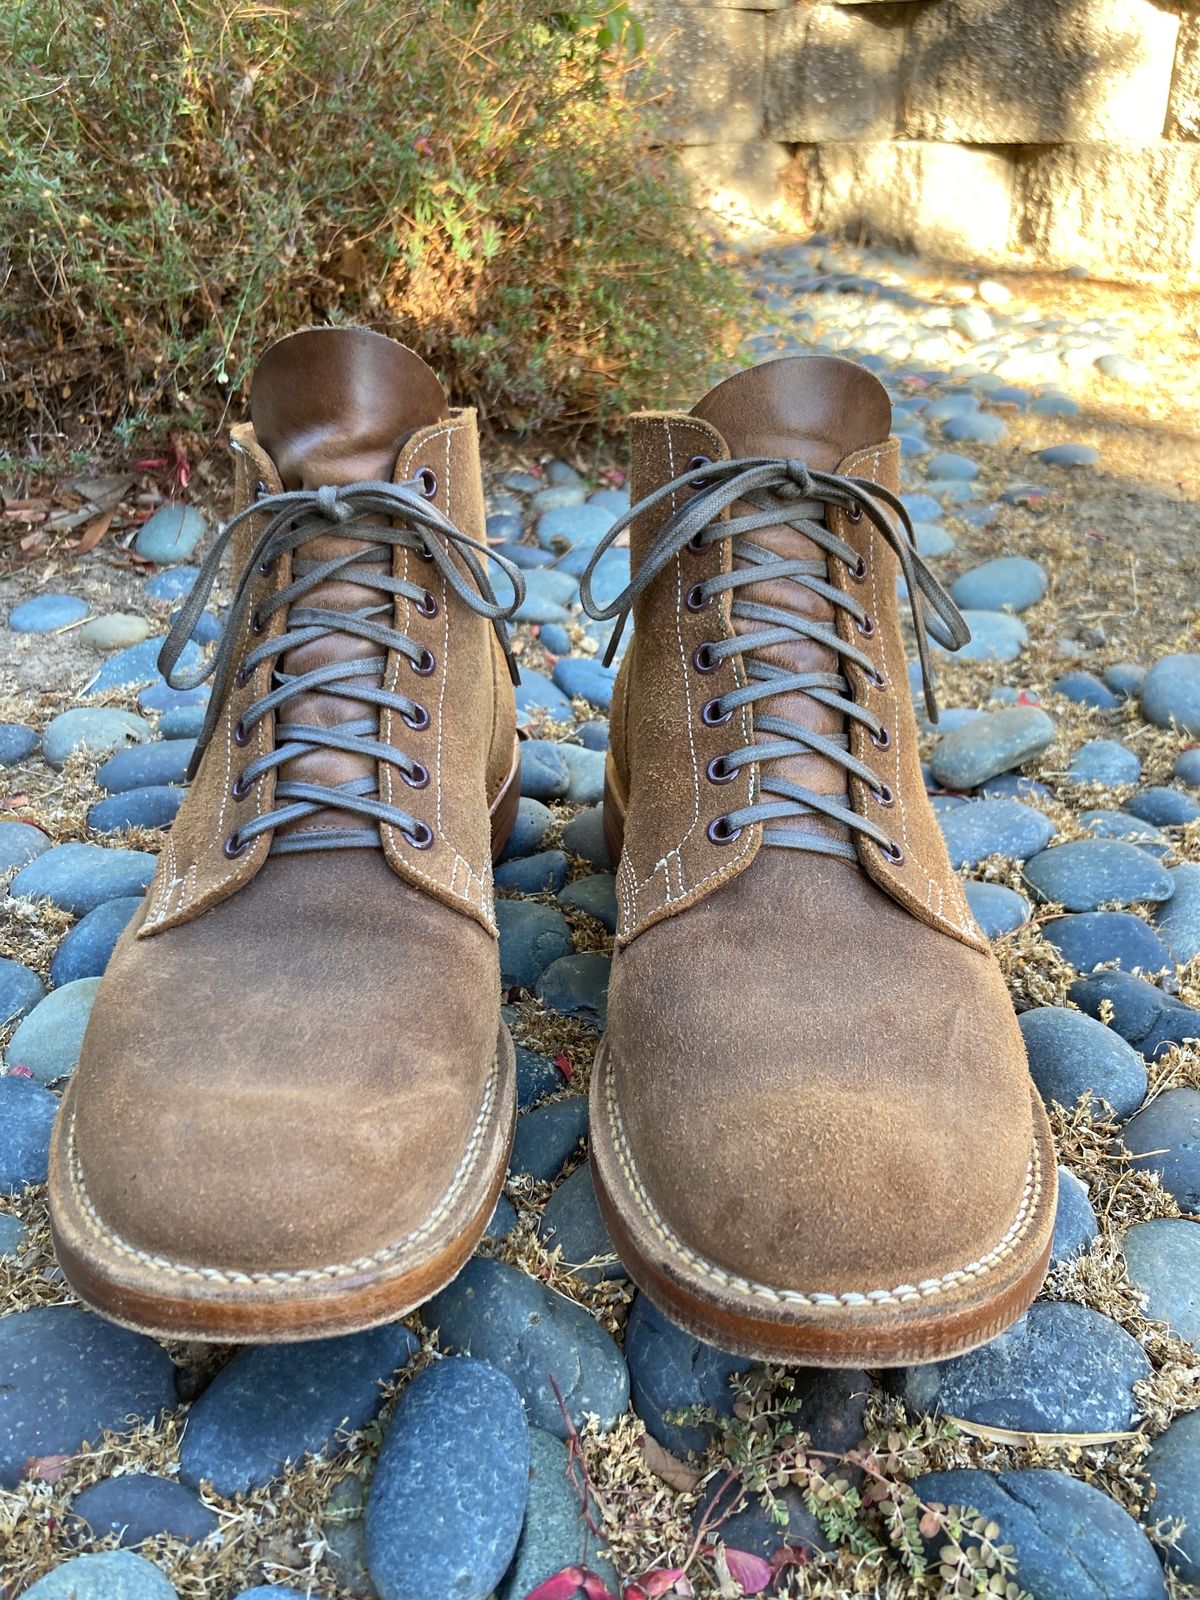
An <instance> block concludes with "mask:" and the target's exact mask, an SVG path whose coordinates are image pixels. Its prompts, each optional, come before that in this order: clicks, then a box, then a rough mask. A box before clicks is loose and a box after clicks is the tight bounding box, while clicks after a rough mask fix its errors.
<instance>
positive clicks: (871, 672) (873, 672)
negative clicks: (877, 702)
mask: <svg viewBox="0 0 1200 1600" xmlns="http://www.w3.org/2000/svg"><path fill="white" fill-rule="evenodd" d="M863 672H864V675H865V677H866V680H867V682H868V683H869V684H870V685H871V687H872V689H882V688H883V687H884V685H885V684H886V683H887V679H886V678H885V677H884V675H883V673H882V672H880V671H879V669H878V668H877V667H864V669H863Z"/></svg>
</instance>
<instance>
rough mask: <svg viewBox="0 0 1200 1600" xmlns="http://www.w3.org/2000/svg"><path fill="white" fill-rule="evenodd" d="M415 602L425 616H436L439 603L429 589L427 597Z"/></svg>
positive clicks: (426, 593)
mask: <svg viewBox="0 0 1200 1600" xmlns="http://www.w3.org/2000/svg"><path fill="white" fill-rule="evenodd" d="M413 604H414V606H415V607H416V609H417V610H418V611H419V612H420V613H421V615H422V616H423V617H436V616H437V614H438V603H437V601H436V600H435V599H434V598H433V596H432V595H431V594H430V592H429V590H428V589H426V591H425V598H424V599H423V600H416V601H414V602H413Z"/></svg>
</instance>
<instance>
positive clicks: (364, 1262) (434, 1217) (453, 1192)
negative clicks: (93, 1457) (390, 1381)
mask: <svg viewBox="0 0 1200 1600" xmlns="http://www.w3.org/2000/svg"><path fill="white" fill-rule="evenodd" d="M499 1080H500V1061H499V1055H498V1054H497V1055H495V1056H493V1057H492V1065H491V1068H490V1070H489V1072H488V1076H487V1083H486V1085H485V1087H484V1096H483V1104H482V1106H481V1107H480V1109H479V1115H478V1116H477V1117H476V1119H475V1125H474V1127H473V1128H472V1129H471V1136H470V1138H469V1139H468V1141H467V1149H466V1153H465V1155H464V1156H463V1158H462V1161H461V1162H460V1163H459V1165H458V1169H457V1171H456V1172H455V1174H454V1176H453V1177H452V1178H451V1180H450V1186H449V1188H448V1189H447V1190H446V1192H445V1194H444V1195H443V1196H442V1198H441V1199H440V1200H439V1201H438V1203H437V1205H436V1206H435V1207H434V1209H433V1211H432V1213H431V1214H430V1216H429V1217H428V1218H427V1220H426V1221H425V1222H423V1223H422V1224H421V1226H420V1227H419V1228H417V1229H415V1230H414V1231H413V1232H412V1233H409V1234H406V1235H405V1236H404V1238H403V1239H397V1240H396V1242H395V1243H394V1244H389V1245H385V1246H384V1248H383V1249H382V1250H377V1251H376V1252H375V1254H374V1255H370V1256H360V1257H359V1258H358V1260H357V1261H340V1262H337V1263H336V1264H335V1265H333V1266H328V1267H312V1268H309V1269H306V1270H303V1271H298V1272H224V1271H222V1270H220V1269H219V1268H217V1267H194V1266H189V1265H188V1264H187V1263H186V1262H183V1261H171V1260H169V1259H168V1258H167V1257H165V1256H154V1255H150V1254H149V1253H148V1252H147V1251H145V1250H139V1249H138V1248H137V1247H136V1246H135V1245H132V1244H130V1243H129V1242H128V1240H126V1239H122V1238H121V1236H120V1235H119V1234H115V1233H110V1232H109V1231H108V1229H107V1228H105V1226H104V1223H103V1221H102V1220H101V1218H100V1214H99V1212H98V1211H97V1210H96V1207H95V1204H94V1203H93V1201H92V1197H91V1196H90V1195H89V1194H88V1191H87V1187H86V1185H85V1183H84V1180H83V1171H82V1168H81V1166H80V1162H79V1154H78V1152H77V1150H76V1148H75V1119H74V1116H72V1118H71V1122H70V1126H69V1129H68V1133H67V1152H68V1161H69V1170H70V1174H71V1187H72V1190H73V1192H74V1196H75V1199H76V1201H77V1202H78V1205H79V1208H80V1210H81V1211H82V1212H83V1214H84V1217H85V1218H86V1220H87V1223H88V1226H89V1227H90V1229H91V1231H92V1232H93V1233H94V1234H95V1235H96V1236H97V1238H99V1239H100V1240H101V1241H102V1242H103V1243H104V1244H106V1245H107V1246H108V1247H109V1248H110V1249H112V1250H115V1251H117V1253H118V1254H120V1255H123V1256H129V1257H131V1258H132V1259H133V1260H135V1261H138V1262H140V1263H141V1264H142V1266H143V1267H145V1268H147V1269H148V1270H149V1271H151V1272H161V1273H163V1274H164V1275H168V1276H171V1277H175V1278H199V1279H201V1280H203V1281H204V1282H207V1283H238V1284H261V1285H265V1286H268V1287H273V1286H278V1287H286V1286H287V1285H288V1284H294V1283H312V1282H314V1281H319V1280H321V1279H327V1278H346V1277H352V1276H353V1275H354V1274H355V1273H358V1272H365V1271H368V1270H369V1269H370V1268H371V1267H378V1266H386V1265H387V1264H388V1263H390V1262H391V1261H393V1260H394V1259H395V1258H396V1257H397V1256H401V1255H403V1254H405V1252H407V1251H409V1250H411V1249H412V1248H413V1246H414V1245H417V1244H420V1242H421V1241H422V1240H423V1239H424V1238H426V1237H427V1236H428V1235H429V1234H430V1233H432V1232H433V1231H434V1230H435V1229H436V1228H438V1227H439V1226H440V1225H441V1222H442V1219H443V1217H444V1216H445V1215H446V1212H447V1211H449V1210H450V1208H451V1207H452V1206H453V1205H454V1203H455V1201H456V1200H457V1199H458V1197H459V1195H460V1194H461V1193H462V1190H463V1189H464V1188H465V1186H466V1184H467V1182H468V1180H469V1178H470V1176H471V1173H472V1171H473V1170H474V1168H475V1166H476V1164H477V1163H478V1160H479V1156H480V1153H481V1151H482V1149H483V1143H484V1136H485V1134H486V1132H487V1127H488V1124H489V1122H490V1121H491V1116H492V1108H493V1106H494V1105H495V1102H496V1090H497V1087H498V1085H499Z"/></svg>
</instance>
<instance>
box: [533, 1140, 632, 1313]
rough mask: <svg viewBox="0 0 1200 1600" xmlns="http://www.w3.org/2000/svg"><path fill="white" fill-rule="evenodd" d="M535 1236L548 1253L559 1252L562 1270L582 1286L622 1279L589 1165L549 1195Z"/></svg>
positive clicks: (581, 1168)
mask: <svg viewBox="0 0 1200 1600" xmlns="http://www.w3.org/2000/svg"><path fill="white" fill-rule="evenodd" d="M537 1231H538V1237H539V1238H540V1239H541V1241H542V1243H543V1244H544V1245H545V1247H546V1249H547V1250H561V1251H562V1256H561V1262H562V1266H563V1269H564V1270H565V1271H567V1272H570V1273H571V1274H572V1275H573V1276H574V1277H576V1278H581V1279H582V1280H583V1282H584V1283H600V1282H602V1281H603V1280H604V1279H606V1278H623V1277H625V1268H624V1266H623V1265H622V1264H621V1259H620V1257H619V1256H618V1255H617V1253H616V1251H615V1250H614V1249H613V1244H612V1240H611V1239H610V1238H609V1236H608V1229H607V1228H606V1227H605V1226H604V1218H603V1217H602V1216H601V1215H600V1206H599V1204H598V1203H597V1200H596V1186H595V1183H594V1181H593V1179H592V1168H591V1163H590V1162H588V1161H585V1162H584V1163H583V1164H582V1166H579V1167H576V1169H575V1171H574V1172H572V1173H571V1175H570V1177H568V1178H564V1179H563V1181H562V1182H561V1183H560V1184H559V1186H558V1188H557V1189H555V1191H554V1193H553V1194H552V1195H551V1196H550V1199H549V1202H548V1203H547V1205H546V1209H545V1210H544V1211H543V1212H542V1215H541V1217H540V1218H539V1220H538V1227H537Z"/></svg>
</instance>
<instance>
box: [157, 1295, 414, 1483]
mask: <svg viewBox="0 0 1200 1600" xmlns="http://www.w3.org/2000/svg"><path fill="white" fill-rule="evenodd" d="M416 1349H417V1340H416V1338H415V1337H414V1336H413V1334H412V1333H411V1332H410V1331H409V1329H407V1328H405V1327H403V1326H402V1325H401V1324H399V1323H390V1324H388V1325H387V1326H386V1327H382V1328H372V1329H370V1330H369V1331H368V1332H366V1333H355V1334H350V1335H349V1336H347V1337H343V1338H334V1339H316V1340H312V1341H309V1342H307V1343H304V1344H271V1345H252V1346H247V1347H246V1348H244V1349H242V1350H239V1351H238V1352H237V1354H236V1355H235V1356H234V1357H233V1359H232V1361H230V1362H228V1363H227V1364H226V1365H225V1366H224V1367H222V1368H221V1370H220V1372H218V1374H217V1376H216V1377H215V1378H214V1379H213V1381H212V1382H211V1383H210V1384H209V1385H208V1387H207V1388H206V1389H205V1390H204V1392H203V1393H202V1394H201V1396H200V1398H199V1399H198V1400H197V1401H196V1402H195V1403H194V1405H193V1406H192V1409H191V1412H190V1413H189V1415H188V1420H187V1427H186V1428H185V1429H184V1434H183V1442H182V1444H181V1446H180V1450H179V1475H180V1477H181V1478H182V1479H183V1481H184V1483H187V1484H191V1485H192V1486H193V1487H196V1486H198V1485H199V1484H200V1483H201V1482H207V1483H211V1484H212V1486H213V1488H214V1489H215V1490H216V1491H217V1493H218V1494H221V1495H234V1494H244V1493H245V1492H246V1491H247V1490H250V1489H257V1488H259V1487H261V1486H262V1485H263V1484H265V1483H269V1482H270V1481H271V1479H272V1478H274V1477H276V1476H277V1475H278V1474H279V1473H280V1472H281V1471H282V1470H283V1467H284V1463H285V1462H287V1461H299V1460H300V1459H301V1458H302V1457H304V1456H306V1455H315V1454H317V1453H318V1452H320V1451H322V1450H325V1449H327V1448H328V1447H329V1446H330V1445H331V1444H332V1443H333V1441H334V1439H335V1437H336V1435H337V1434H338V1433H339V1431H341V1430H343V1429H356V1428H361V1427H364V1426H365V1425H366V1424H367V1423H368V1422H370V1421H371V1419H372V1418H373V1417H374V1416H375V1415H376V1414H377V1413H378V1411H379V1408H380V1406H381V1405H382V1403H383V1394H382V1391H381V1389H380V1384H381V1383H382V1382H383V1381H384V1380H385V1379H389V1378H391V1377H393V1376H394V1374H395V1373H396V1372H397V1371H398V1370H399V1369H400V1368H401V1367H403V1366H404V1365H405V1364H406V1363H407V1362H408V1360H409V1359H410V1357H411V1356H412V1355H413V1353H414V1352H415V1351H416Z"/></svg>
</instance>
